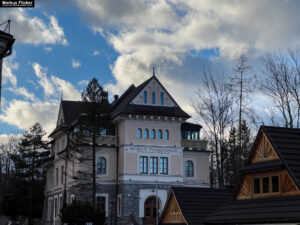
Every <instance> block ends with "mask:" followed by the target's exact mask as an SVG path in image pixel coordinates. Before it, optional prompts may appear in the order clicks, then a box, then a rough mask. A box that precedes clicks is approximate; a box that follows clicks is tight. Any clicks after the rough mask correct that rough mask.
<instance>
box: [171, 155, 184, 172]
mask: <svg viewBox="0 0 300 225" xmlns="http://www.w3.org/2000/svg"><path fill="white" fill-rule="evenodd" d="M170 158H171V171H170V174H172V175H179V176H181V175H182V156H179V155H172V156H171V157H170Z"/></svg>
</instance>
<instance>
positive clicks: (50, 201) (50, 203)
mask: <svg viewBox="0 0 300 225" xmlns="http://www.w3.org/2000/svg"><path fill="white" fill-rule="evenodd" d="M52 209H53V197H50V198H48V212H47V221H50V220H51V218H52V217H53V213H51V212H53V211H52ZM51 214H52V215H51Z"/></svg>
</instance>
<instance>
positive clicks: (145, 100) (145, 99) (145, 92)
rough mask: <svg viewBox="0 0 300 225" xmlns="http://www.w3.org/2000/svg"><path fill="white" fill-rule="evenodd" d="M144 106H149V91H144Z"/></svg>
mask: <svg viewBox="0 0 300 225" xmlns="http://www.w3.org/2000/svg"><path fill="white" fill-rule="evenodd" d="M144 104H147V91H144Z"/></svg>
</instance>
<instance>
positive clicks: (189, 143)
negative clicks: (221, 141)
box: [181, 139, 207, 149]
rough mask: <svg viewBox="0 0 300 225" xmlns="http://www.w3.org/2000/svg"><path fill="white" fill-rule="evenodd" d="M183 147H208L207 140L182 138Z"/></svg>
mask: <svg viewBox="0 0 300 225" xmlns="http://www.w3.org/2000/svg"><path fill="white" fill-rule="evenodd" d="M181 147H183V148H194V149H200V148H204V149H206V148H207V141H199V140H187V139H181Z"/></svg>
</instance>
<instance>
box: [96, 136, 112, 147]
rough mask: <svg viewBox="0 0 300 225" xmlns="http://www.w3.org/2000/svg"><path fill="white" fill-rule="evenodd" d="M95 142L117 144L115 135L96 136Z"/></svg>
mask: <svg viewBox="0 0 300 225" xmlns="http://www.w3.org/2000/svg"><path fill="white" fill-rule="evenodd" d="M96 142H97V144H99V145H117V136H112V135H106V136H100V137H98V138H97V140H96Z"/></svg>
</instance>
